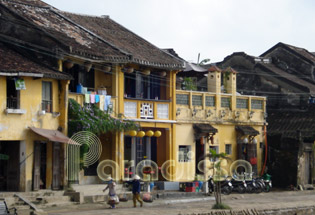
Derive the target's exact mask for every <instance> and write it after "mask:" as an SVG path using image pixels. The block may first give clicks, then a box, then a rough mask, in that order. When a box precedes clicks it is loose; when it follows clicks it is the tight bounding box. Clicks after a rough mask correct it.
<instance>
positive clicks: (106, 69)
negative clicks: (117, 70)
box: [103, 66, 112, 73]
mask: <svg viewBox="0 0 315 215" xmlns="http://www.w3.org/2000/svg"><path fill="white" fill-rule="evenodd" d="M111 70H112V67H111V66H104V67H103V72H106V73H107V72H110V71H111Z"/></svg>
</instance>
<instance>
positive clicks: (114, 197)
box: [103, 177, 119, 209]
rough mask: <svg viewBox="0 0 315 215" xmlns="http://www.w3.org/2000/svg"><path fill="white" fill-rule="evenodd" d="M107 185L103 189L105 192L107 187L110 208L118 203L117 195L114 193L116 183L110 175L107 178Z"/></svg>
mask: <svg viewBox="0 0 315 215" xmlns="http://www.w3.org/2000/svg"><path fill="white" fill-rule="evenodd" d="M107 180H108V181H109V182H108V185H107V186H106V188H105V189H104V190H103V192H105V191H106V190H107V189H108V204H109V205H110V206H111V208H112V209H114V208H115V204H118V203H119V199H118V196H117V195H116V188H115V187H116V183H115V182H114V181H113V179H112V178H111V177H109V178H108V179H107Z"/></svg>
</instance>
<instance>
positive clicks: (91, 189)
mask: <svg viewBox="0 0 315 215" xmlns="http://www.w3.org/2000/svg"><path fill="white" fill-rule="evenodd" d="M106 186H107V184H89V185H72V189H73V190H74V191H75V192H79V193H82V194H83V195H84V196H93V195H106V194H107V193H108V191H106V192H105V193H104V192H103V189H104V188H105V187H106ZM122 190H123V186H122V184H117V185H116V192H117V193H118V192H121V191H122Z"/></svg>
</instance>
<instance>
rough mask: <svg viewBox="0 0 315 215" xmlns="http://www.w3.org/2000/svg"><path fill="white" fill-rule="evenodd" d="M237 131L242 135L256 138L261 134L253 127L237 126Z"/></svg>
mask: <svg viewBox="0 0 315 215" xmlns="http://www.w3.org/2000/svg"><path fill="white" fill-rule="evenodd" d="M235 129H236V131H237V132H240V133H241V134H242V135H249V136H256V135H258V134H259V132H258V131H257V130H255V129H254V128H253V127H251V126H245V125H244V126H236V127H235Z"/></svg>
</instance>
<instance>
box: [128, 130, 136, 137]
mask: <svg viewBox="0 0 315 215" xmlns="http://www.w3.org/2000/svg"><path fill="white" fill-rule="evenodd" d="M129 135H130V136H132V137H135V136H136V135H137V131H135V130H131V131H129Z"/></svg>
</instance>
